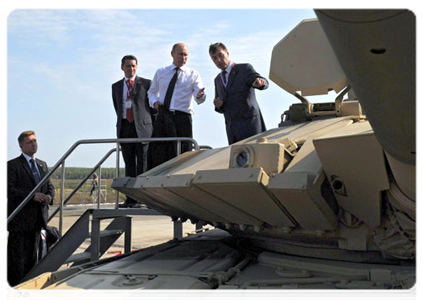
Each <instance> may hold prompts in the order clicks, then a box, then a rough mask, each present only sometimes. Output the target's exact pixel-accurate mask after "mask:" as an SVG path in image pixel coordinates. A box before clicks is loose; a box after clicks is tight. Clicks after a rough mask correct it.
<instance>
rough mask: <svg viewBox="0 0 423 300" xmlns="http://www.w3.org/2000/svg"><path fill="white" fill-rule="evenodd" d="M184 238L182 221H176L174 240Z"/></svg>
mask: <svg viewBox="0 0 423 300" xmlns="http://www.w3.org/2000/svg"><path fill="white" fill-rule="evenodd" d="M182 236H183V227H182V221H181V220H179V219H178V220H174V221H173V239H174V240H182Z"/></svg>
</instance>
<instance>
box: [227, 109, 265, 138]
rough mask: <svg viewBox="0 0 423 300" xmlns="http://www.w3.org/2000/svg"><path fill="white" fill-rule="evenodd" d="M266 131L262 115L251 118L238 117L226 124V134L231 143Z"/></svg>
mask: <svg viewBox="0 0 423 300" xmlns="http://www.w3.org/2000/svg"><path fill="white" fill-rule="evenodd" d="M263 131H266V127H265V125H264V123H263V122H262V120H261V117H260V116H258V115H257V116H252V117H251V118H247V119H245V118H237V119H233V120H231V122H230V123H229V124H226V135H227V136H228V143H229V145H231V144H234V143H237V142H239V141H242V140H244V139H247V138H249V137H251V136H253V135H256V134H258V133H261V132H263Z"/></svg>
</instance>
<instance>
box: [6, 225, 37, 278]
mask: <svg viewBox="0 0 423 300" xmlns="http://www.w3.org/2000/svg"><path fill="white" fill-rule="evenodd" d="M40 233H41V226H40V227H38V228H34V230H32V231H9V237H8V242H7V280H8V281H9V284H10V286H15V285H17V284H19V283H20V282H21V281H22V279H24V277H25V276H26V274H28V273H29V271H31V269H32V268H33V267H34V266H35V264H36V263H37V257H38V249H39V243H40Z"/></svg>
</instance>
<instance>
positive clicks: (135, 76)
mask: <svg viewBox="0 0 423 300" xmlns="http://www.w3.org/2000/svg"><path fill="white" fill-rule="evenodd" d="M135 78H137V75H134V76H132V77H131V78H127V77H125V82H126V81H128V80H129V79H131V80H132V81H134V80H135Z"/></svg>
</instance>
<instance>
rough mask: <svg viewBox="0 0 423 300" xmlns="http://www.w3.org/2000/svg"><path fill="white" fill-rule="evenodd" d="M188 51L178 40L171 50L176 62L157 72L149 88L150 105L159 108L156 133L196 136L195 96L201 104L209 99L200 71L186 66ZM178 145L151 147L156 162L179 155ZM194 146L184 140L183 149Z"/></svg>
mask: <svg viewBox="0 0 423 300" xmlns="http://www.w3.org/2000/svg"><path fill="white" fill-rule="evenodd" d="M188 54H189V49H188V46H187V45H185V44H183V43H178V44H175V45H174V46H173V48H172V51H171V56H172V58H173V63H172V65H170V66H167V67H164V68H160V69H158V70H157V71H156V74H155V75H154V78H153V81H152V83H151V87H150V89H149V90H148V98H149V101H150V106H151V107H152V108H156V109H157V110H158V111H159V115H158V117H157V119H156V122H155V124H154V134H153V136H154V137H172V136H176V137H189V138H192V136H193V135H192V117H191V115H192V114H193V113H194V110H193V103H192V99H193V97H194V99H195V101H196V102H197V104H201V103H203V102H204V101H205V100H206V94H205V93H204V87H203V83H202V81H201V77H200V74H199V73H198V72H197V71H195V70H193V69H191V68H188V67H187V66H186V63H187V60H188ZM175 145H176V144H175V143H166V147H165V148H166V149H160V151H159V149H155V150H154V149H151V152H152V153H151V157H152V161H153V165H154V166H156V165H158V164H160V163H162V162H165V161H167V160H169V159H171V158H173V157H175V156H176V148H175ZM150 146H153V145H150ZM156 146H158V144H156ZM162 146H163V145H162ZM191 149H192V145H191V143H189V142H183V143H182V153H183V152H186V151H190V150H191ZM157 152H161V153H157ZM163 153H164V154H163Z"/></svg>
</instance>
